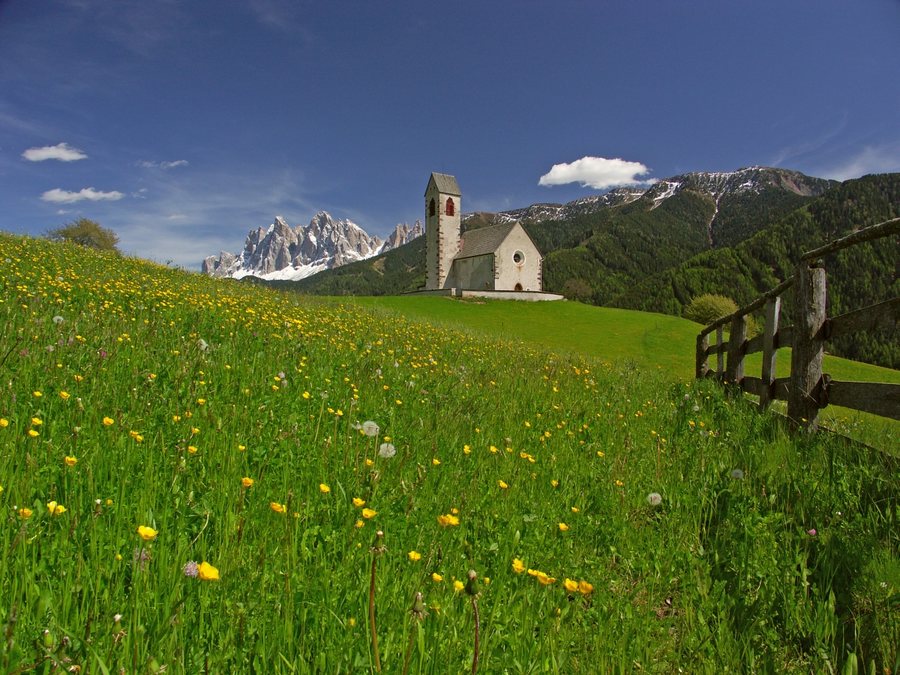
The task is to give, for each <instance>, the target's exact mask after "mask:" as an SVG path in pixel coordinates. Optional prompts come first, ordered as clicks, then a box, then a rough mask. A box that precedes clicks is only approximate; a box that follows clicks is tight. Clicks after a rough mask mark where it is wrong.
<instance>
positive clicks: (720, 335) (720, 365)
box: [716, 326, 725, 379]
mask: <svg viewBox="0 0 900 675" xmlns="http://www.w3.org/2000/svg"><path fill="white" fill-rule="evenodd" d="M724 335H725V328H724V326H719V327H717V328H716V347H721V346H722V343H723V342H724V341H725V338H724ZM724 373H725V355H724V354H723V353H722V350H721V349H719V350H718V351H717V353H716V377H717V378H719V379H721V378H722V375H724Z"/></svg>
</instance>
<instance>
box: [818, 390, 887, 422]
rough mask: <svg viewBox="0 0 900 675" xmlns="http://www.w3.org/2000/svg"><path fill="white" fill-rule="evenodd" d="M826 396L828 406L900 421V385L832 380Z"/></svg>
mask: <svg viewBox="0 0 900 675" xmlns="http://www.w3.org/2000/svg"><path fill="white" fill-rule="evenodd" d="M825 396H826V400H827V402H828V405H840V406H844V407H845V408H853V409H854V410H862V411H863V412H867V413H872V414H873V415H881V416H882V417H890V418H892V419H895V420H900V384H888V383H885V382H841V381H839V380H832V381H831V382H829V383H828V385H827V386H826V387H825Z"/></svg>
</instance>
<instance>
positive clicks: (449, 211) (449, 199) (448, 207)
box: [445, 197, 456, 216]
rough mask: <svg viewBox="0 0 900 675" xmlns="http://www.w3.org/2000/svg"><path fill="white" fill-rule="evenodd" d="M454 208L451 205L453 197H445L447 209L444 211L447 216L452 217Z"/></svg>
mask: <svg viewBox="0 0 900 675" xmlns="http://www.w3.org/2000/svg"><path fill="white" fill-rule="evenodd" d="M455 208H456V207H455V206H454V204H453V197H447V208H446V209H445V211H446V212H447V215H448V216H452V215H453V213H454V209H455Z"/></svg>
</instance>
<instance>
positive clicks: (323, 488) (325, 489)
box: [319, 483, 331, 495]
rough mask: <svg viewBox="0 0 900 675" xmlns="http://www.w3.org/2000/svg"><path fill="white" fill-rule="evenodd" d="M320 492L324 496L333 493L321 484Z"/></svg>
mask: <svg viewBox="0 0 900 675" xmlns="http://www.w3.org/2000/svg"><path fill="white" fill-rule="evenodd" d="M319 492H321V493H322V494H323V495H327V494H328V493H329V492H331V488H330V487H328V486H327V485H326V484H325V483H319Z"/></svg>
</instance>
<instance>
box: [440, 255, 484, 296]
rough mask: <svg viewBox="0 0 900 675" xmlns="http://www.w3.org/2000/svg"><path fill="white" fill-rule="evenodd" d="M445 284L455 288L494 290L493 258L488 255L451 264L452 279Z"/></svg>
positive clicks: (462, 259) (458, 260)
mask: <svg viewBox="0 0 900 675" xmlns="http://www.w3.org/2000/svg"><path fill="white" fill-rule="evenodd" d="M447 283H448V285H450V286H453V287H455V288H466V289H471V290H478V291H492V290H494V256H493V255H490V254H488V255H479V256H474V257H472V258H461V259H457V260H456V261H454V263H453V278H452V279H450V280H448V282H447Z"/></svg>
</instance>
